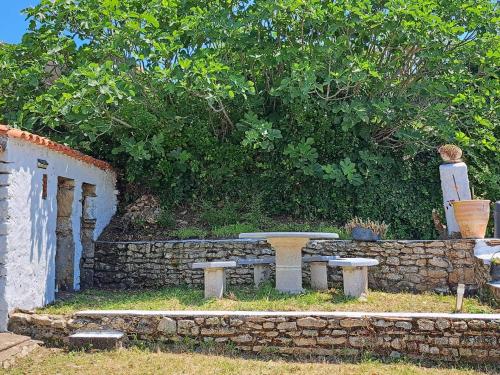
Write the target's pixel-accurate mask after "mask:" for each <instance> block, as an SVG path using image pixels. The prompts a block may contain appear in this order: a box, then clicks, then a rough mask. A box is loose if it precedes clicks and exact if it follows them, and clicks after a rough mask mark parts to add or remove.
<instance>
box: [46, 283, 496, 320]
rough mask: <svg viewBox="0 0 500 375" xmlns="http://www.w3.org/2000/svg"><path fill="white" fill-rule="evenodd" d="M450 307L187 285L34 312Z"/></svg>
mask: <svg viewBox="0 0 500 375" xmlns="http://www.w3.org/2000/svg"><path fill="white" fill-rule="evenodd" d="M454 305H455V297H454V296H449V295H444V296H443V295H438V294H430V293H428V294H410V293H384V292H378V291H372V292H370V294H369V296H368V298H367V300H366V301H360V300H358V299H354V298H348V297H345V296H344V295H343V294H342V291H340V290H336V289H332V290H329V291H325V292H316V291H308V292H306V293H303V294H299V295H288V294H283V293H279V292H277V291H276V290H275V289H274V288H273V287H272V285H271V284H266V285H264V286H263V287H261V288H259V289H258V290H255V289H253V288H251V287H230V288H229V292H228V293H227V295H226V298H223V299H220V300H216V299H205V298H203V291H202V290H201V289H196V288H192V287H187V286H186V287H175V288H163V289H155V290H141V291H105V290H87V291H85V292H81V293H76V294H75V295H73V296H72V297H70V298H69V299H65V300H64V301H58V302H56V303H54V304H52V305H49V306H46V307H45V308H42V309H39V310H38V311H39V312H43V313H50V314H69V313H72V312H75V311H78V310H86V309H100V310H108V309H117V310H120V309H139V310H264V311H297V310H308V311H378V312H452V311H453V308H454ZM464 312H469V313H493V312H495V310H494V309H493V308H492V307H491V306H488V305H486V304H482V303H481V302H480V301H479V300H477V299H476V298H465V301H464ZM496 312H498V310H497V311H496Z"/></svg>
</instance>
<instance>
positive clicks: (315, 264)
mask: <svg viewBox="0 0 500 375" xmlns="http://www.w3.org/2000/svg"><path fill="white" fill-rule="evenodd" d="M338 258H339V257H338V256H332V255H313V256H305V257H303V258H302V262H304V263H310V267H311V288H312V289H314V290H327V289H328V272H327V265H328V262H329V261H330V260H334V259H338Z"/></svg>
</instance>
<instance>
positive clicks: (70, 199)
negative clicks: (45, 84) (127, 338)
mask: <svg viewBox="0 0 500 375" xmlns="http://www.w3.org/2000/svg"><path fill="white" fill-rule="evenodd" d="M115 185H116V175H115V173H114V172H113V170H112V169H111V166H110V165H109V164H107V163H106V162H103V161H101V160H97V159H94V158H92V157H90V156H87V155H84V154H82V153H80V152H78V151H75V150H73V149H71V148H69V147H67V146H64V145H61V144H58V143H55V142H52V141H50V140H48V139H46V138H43V137H40V136H37V135H34V134H31V133H28V132H24V131H20V130H18V129H13V128H10V127H8V126H5V125H0V331H4V330H6V325H7V319H8V313H9V311H12V310H13V309H15V308H24V309H31V308H34V307H40V306H43V305H46V304H47V303H50V302H52V301H53V300H54V299H55V295H56V292H58V291H65V290H66V291H72V290H79V289H80V288H81V287H85V286H91V285H92V276H93V264H92V261H93V260H92V258H93V251H94V249H93V240H94V239H96V238H97V237H98V236H99V234H100V233H101V232H102V230H103V229H104V228H105V226H106V225H107V224H108V223H109V221H110V219H111V217H112V216H113V215H114V213H115V211H116V190H115V189H116V188H115Z"/></svg>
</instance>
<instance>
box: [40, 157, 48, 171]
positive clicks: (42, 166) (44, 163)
mask: <svg viewBox="0 0 500 375" xmlns="http://www.w3.org/2000/svg"><path fill="white" fill-rule="evenodd" d="M48 165H49V163H48V162H47V160H43V159H38V160H37V166H38V168H41V169H47V166H48Z"/></svg>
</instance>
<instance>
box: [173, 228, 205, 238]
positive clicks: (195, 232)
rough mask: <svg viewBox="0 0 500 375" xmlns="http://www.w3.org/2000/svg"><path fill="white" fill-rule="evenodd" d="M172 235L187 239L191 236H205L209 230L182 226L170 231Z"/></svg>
mask: <svg viewBox="0 0 500 375" xmlns="http://www.w3.org/2000/svg"><path fill="white" fill-rule="evenodd" d="M169 235H170V237H173V238H179V239H181V240H186V239H190V238H205V237H206V236H207V232H206V231H204V230H203V229H200V228H191V227H186V228H180V229H176V230H174V231H171V232H169Z"/></svg>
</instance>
